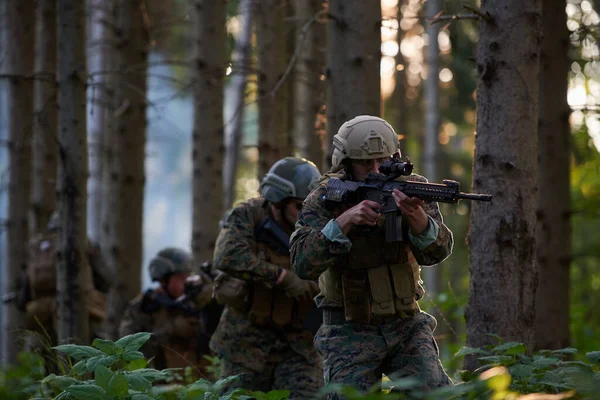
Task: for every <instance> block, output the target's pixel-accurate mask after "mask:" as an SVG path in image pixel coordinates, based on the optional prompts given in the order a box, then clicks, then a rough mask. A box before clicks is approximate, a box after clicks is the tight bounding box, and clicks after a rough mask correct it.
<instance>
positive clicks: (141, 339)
mask: <svg viewBox="0 0 600 400" xmlns="http://www.w3.org/2000/svg"><path fill="white" fill-rule="evenodd" d="M150 336H152V334H151V333H148V332H139V333H134V334H133V335H127V336H124V337H122V338H121V339H119V340H117V342H116V345H117V346H119V347H122V348H123V349H125V351H135V350H139V349H140V348H141V347H142V346H143V345H144V343H146V342H147V341H148V339H150Z"/></svg>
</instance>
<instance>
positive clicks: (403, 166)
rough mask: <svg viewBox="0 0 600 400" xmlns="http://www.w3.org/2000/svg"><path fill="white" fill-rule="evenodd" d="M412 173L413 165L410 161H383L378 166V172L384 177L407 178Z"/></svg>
mask: <svg viewBox="0 0 600 400" xmlns="http://www.w3.org/2000/svg"><path fill="white" fill-rule="evenodd" d="M412 171H413V163H411V162H410V161H401V160H399V159H397V158H392V159H390V160H387V161H384V162H383V163H382V164H381V165H380V166H379V172H380V173H382V174H384V175H388V176H390V175H392V176H400V175H404V176H408V175H410V174H411V173H412Z"/></svg>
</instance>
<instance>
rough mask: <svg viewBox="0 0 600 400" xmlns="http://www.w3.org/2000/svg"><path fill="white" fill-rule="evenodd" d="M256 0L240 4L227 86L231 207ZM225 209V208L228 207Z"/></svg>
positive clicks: (226, 169)
mask: <svg viewBox="0 0 600 400" xmlns="http://www.w3.org/2000/svg"><path fill="white" fill-rule="evenodd" d="M253 9H254V1H253V0H240V3H239V6H238V10H239V11H238V21H239V24H240V32H239V36H238V37H237V39H236V41H235V48H234V49H233V53H232V55H231V60H232V64H233V65H232V73H231V83H230V84H229V87H228V89H227V94H228V95H229V96H228V97H229V98H230V100H229V99H228V101H227V102H226V103H228V104H231V110H232V111H231V113H228V114H229V115H226V117H225V160H224V164H223V185H224V191H223V192H224V204H223V206H224V207H223V208H224V210H227V209H229V208H231V206H232V205H233V201H234V197H235V180H236V175H237V164H238V158H239V153H240V144H241V142H242V121H243V119H244V108H245V107H244V101H245V99H246V82H247V79H246V76H247V75H248V71H249V70H250V55H251V52H252V43H251V39H252V14H253V12H254V11H253ZM224 210H223V211H224Z"/></svg>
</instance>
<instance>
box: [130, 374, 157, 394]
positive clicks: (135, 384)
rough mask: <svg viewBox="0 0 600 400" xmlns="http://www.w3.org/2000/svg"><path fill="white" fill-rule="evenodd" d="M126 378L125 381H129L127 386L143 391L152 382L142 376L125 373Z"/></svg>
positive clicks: (148, 387) (149, 386) (150, 385)
mask: <svg viewBox="0 0 600 400" xmlns="http://www.w3.org/2000/svg"><path fill="white" fill-rule="evenodd" d="M125 377H126V378H127V382H129V386H131V388H133V389H134V390H139V391H140V392H145V391H146V390H148V389H150V388H151V387H152V382H150V381H149V380H148V379H146V378H144V377H143V376H139V375H134V374H127V375H125Z"/></svg>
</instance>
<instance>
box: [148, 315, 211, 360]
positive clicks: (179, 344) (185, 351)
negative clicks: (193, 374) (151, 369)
mask: <svg viewBox="0 0 600 400" xmlns="http://www.w3.org/2000/svg"><path fill="white" fill-rule="evenodd" d="M176 312H177V311H170V310H169V309H168V308H167V307H160V308H159V309H158V310H157V311H156V312H154V313H153V315H152V320H153V323H154V325H156V326H165V325H170V324H171V323H172V318H173V316H174V313H176ZM186 318H194V317H191V316H190V317H186ZM196 319H198V318H196ZM200 331H201V326H200V325H198V330H197V332H194V333H193V334H192V335H190V336H189V337H181V336H171V337H169V338H168V339H167V342H166V343H161V349H162V353H163V354H162V355H163V357H164V363H165V366H164V368H185V367H193V368H195V367H198V365H199V364H200V357H199V355H198V354H197V353H198V352H197V340H198V337H199V336H200V333H201V332H200ZM157 367H161V366H157ZM164 368H163V369H164Z"/></svg>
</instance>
